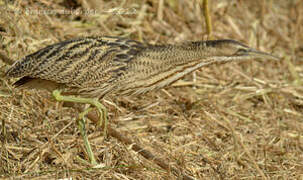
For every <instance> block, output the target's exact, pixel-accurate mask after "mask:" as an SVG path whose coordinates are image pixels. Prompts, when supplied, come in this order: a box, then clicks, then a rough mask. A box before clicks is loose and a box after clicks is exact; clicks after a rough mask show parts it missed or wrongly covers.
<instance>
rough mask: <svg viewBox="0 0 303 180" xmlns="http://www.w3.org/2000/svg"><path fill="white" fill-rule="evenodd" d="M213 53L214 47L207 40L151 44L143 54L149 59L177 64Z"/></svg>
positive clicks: (213, 54)
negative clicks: (160, 44)
mask: <svg viewBox="0 0 303 180" xmlns="http://www.w3.org/2000/svg"><path fill="white" fill-rule="evenodd" d="M215 53H216V52H215V49H214V48H212V47H210V46H209V45H208V41H198V42H188V43H183V44H180V45H162V46H151V48H149V50H148V51H146V52H145V53H144V55H145V56H147V57H149V58H150V59H154V60H160V61H166V62H171V63H172V64H175V65H177V64H184V63H190V62H193V61H199V60H201V59H204V58H207V57H212V56H215Z"/></svg>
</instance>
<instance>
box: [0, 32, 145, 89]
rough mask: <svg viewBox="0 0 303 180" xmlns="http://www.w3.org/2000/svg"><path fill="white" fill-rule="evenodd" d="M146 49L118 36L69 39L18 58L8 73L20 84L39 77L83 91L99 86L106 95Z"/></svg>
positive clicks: (139, 44)
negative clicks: (130, 64) (17, 79)
mask: <svg viewBox="0 0 303 180" xmlns="http://www.w3.org/2000/svg"><path fill="white" fill-rule="evenodd" d="M144 48H145V45H144V44H142V43H139V42H137V41H133V40H128V39H124V38H118V37H87V38H79V39H74V40H67V41H63V42H59V43H57V44H53V45H50V46H47V47H45V48H43V49H41V50H39V51H37V52H35V53H33V54H30V55H28V56H26V57H25V58H23V59H22V60H20V61H17V62H16V63H15V64H14V65H12V67H11V68H10V69H9V70H8V71H7V73H6V76H8V77H16V78H19V77H21V79H20V80H19V81H17V82H16V83H15V85H17V86H22V85H25V84H28V83H31V82H32V81H34V80H37V79H39V80H47V81H49V82H54V83H58V84H61V85H64V86H67V87H71V88H78V89H79V91H80V92H79V93H88V94H89V93H90V92H92V91H96V89H99V91H98V93H104V94H105V93H106V92H107V91H111V89H113V84H114V83H115V80H117V79H118V76H122V75H123V73H124V71H125V67H126V66H127V64H128V63H129V62H130V61H132V60H133V59H134V58H135V57H136V56H137V54H138V53H140V52H141V51H142V50H143V49H144Z"/></svg>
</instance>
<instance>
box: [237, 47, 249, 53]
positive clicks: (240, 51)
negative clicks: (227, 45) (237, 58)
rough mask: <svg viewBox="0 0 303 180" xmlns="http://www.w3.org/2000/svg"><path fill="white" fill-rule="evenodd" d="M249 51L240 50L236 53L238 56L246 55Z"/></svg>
mask: <svg viewBox="0 0 303 180" xmlns="http://www.w3.org/2000/svg"><path fill="white" fill-rule="evenodd" d="M246 53H247V50H246V49H242V48H241V49H238V51H237V52H236V54H246Z"/></svg>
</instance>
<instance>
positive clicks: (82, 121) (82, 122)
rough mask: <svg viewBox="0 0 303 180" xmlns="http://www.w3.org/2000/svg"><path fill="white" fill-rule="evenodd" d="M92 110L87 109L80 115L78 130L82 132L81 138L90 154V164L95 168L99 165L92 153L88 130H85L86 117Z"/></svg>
mask: <svg viewBox="0 0 303 180" xmlns="http://www.w3.org/2000/svg"><path fill="white" fill-rule="evenodd" d="M90 110H91V108H87V109H85V111H83V112H82V113H80V114H79V119H78V121H77V122H78V128H79V130H80V133H81V136H82V138H83V141H84V145H85V149H86V152H87V154H88V157H89V159H90V162H91V164H92V165H93V166H95V165H97V161H96V159H95V156H94V153H93V151H92V148H91V146H90V144H89V142H88V137H87V133H86V128H85V115H86V114H87V113H88V112H89V111H90Z"/></svg>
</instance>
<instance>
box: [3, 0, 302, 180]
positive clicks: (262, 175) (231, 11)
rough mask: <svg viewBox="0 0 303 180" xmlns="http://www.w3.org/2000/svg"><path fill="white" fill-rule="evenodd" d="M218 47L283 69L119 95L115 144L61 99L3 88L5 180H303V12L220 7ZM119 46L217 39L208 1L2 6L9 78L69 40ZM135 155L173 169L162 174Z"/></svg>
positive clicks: (248, 67)
mask: <svg viewBox="0 0 303 180" xmlns="http://www.w3.org/2000/svg"><path fill="white" fill-rule="evenodd" d="M209 11H210V16H211V20H212V27H213V29H212V30H213V31H212V36H211V37H212V39H226V38H228V39H235V40H238V41H240V42H243V43H245V44H247V45H249V46H250V47H253V48H256V49H259V50H262V51H265V52H268V53H272V54H274V55H275V56H278V57H280V58H281V60H280V61H268V60H258V61H254V60H252V61H245V62H232V63H228V64H222V65H213V66H209V67H204V68H202V69H200V70H198V71H196V72H195V73H194V74H190V75H188V76H186V77H184V78H183V79H182V80H180V81H178V82H176V83H175V84H173V85H172V86H170V87H167V88H165V89H162V90H158V91H153V92H150V93H148V94H146V95H142V96H139V97H119V96H118V97H113V96H108V97H106V98H105V99H103V100H102V102H103V104H104V105H105V106H106V107H107V108H108V112H109V121H110V126H111V128H112V129H114V130H115V131H117V132H119V133H121V134H122V136H123V137H124V138H125V139H129V140H131V141H132V142H131V144H129V143H126V142H124V141H121V139H119V138H116V137H114V136H109V137H108V138H104V137H103V135H102V131H101V130H100V129H98V128H96V125H95V123H94V121H90V120H88V121H87V132H88V135H89V140H90V143H91V145H92V149H93V152H94V154H95V157H96V158H97V161H98V162H99V163H100V164H101V165H102V168H99V169H94V168H92V167H91V166H90V165H88V164H86V163H84V162H83V161H81V160H80V159H85V160H88V157H87V154H86V151H85V148H84V145H83V140H82V138H81V136H80V133H79V131H78V128H77V124H76V118H77V117H78V110H76V109H75V108H72V107H68V106H64V105H63V103H60V102H56V101H55V100H54V99H53V97H52V96H51V93H49V92H47V91H39V90H18V89H16V88H14V87H13V86H12V83H13V82H14V81H15V80H16V79H6V78H3V77H1V79H0V142H1V143H0V144H1V146H0V178H3V179H182V178H186V177H192V178H195V179H303V79H302V77H303V43H302V42H303V3H302V1H301V0H253V1H252V0H238V1H235V0H234V1H232V0H209ZM92 35H98V36H100V35H110V36H123V37H128V38H130V39H134V40H138V41H142V42H149V43H151V44H164V43H171V44H173V43H179V42H183V41H198V40H206V39H208V38H209V37H208V35H207V28H206V24H205V20H204V16H203V8H202V3H201V1H198V0H196V1H195V0H193V1H185V0H167V1H164V0H159V1H157V0H143V1H140V0H118V1H108V0H100V1H99V0H52V1H47V0H39V1H36V0H27V1H22V0H0V41H1V43H0V59H1V60H0V74H3V73H4V72H5V71H6V70H7V69H8V68H9V67H10V66H9V65H8V63H11V62H12V61H16V60H19V59H20V58H22V57H24V56H25V55H28V54H30V53H33V52H35V51H36V50H38V49H40V48H43V47H45V46H47V45H50V44H52V43H55V42H58V41H62V40H65V39H70V38H75V37H83V36H92ZM135 145H138V146H140V147H141V148H144V149H145V150H147V151H149V152H150V153H152V154H153V156H154V158H157V159H160V161H162V162H163V163H166V164H168V165H169V168H161V167H160V166H159V165H158V164H157V163H156V162H155V161H154V160H153V159H146V158H145V157H143V156H142V154H141V152H140V151H135V150H133V147H134V146H135Z"/></svg>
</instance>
